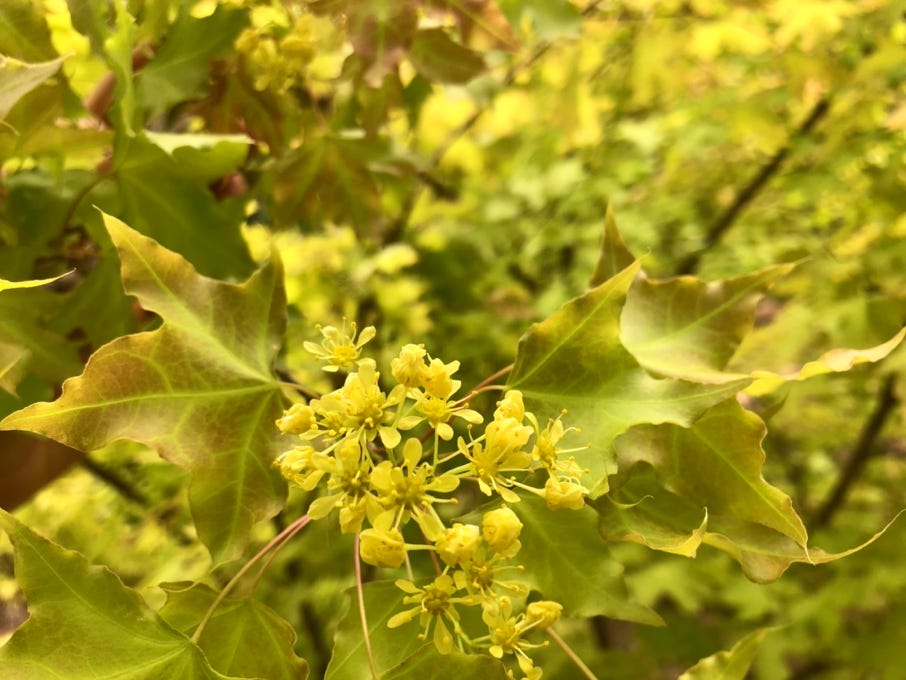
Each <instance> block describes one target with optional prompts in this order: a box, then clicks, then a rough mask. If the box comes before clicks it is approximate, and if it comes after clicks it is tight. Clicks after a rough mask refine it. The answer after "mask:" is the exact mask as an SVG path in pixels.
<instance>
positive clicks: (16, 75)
mask: <svg viewBox="0 0 906 680" xmlns="http://www.w3.org/2000/svg"><path fill="white" fill-rule="evenodd" d="M62 63H63V57H60V58H58V59H54V60H53V61H46V62H42V63H39V64H26V63H25V62H22V61H19V60H18V59H12V58H9V57H4V56H3V55H0V118H5V117H6V114H7V113H9V110H10V109H11V108H13V106H14V105H15V104H16V102H18V101H19V100H20V99H21V98H22V97H24V96H25V95H26V94H28V93H29V92H31V91H32V90H34V89H35V88H36V87H38V86H39V85H41V83H43V82H44V81H45V80H47V79H48V78H50V77H51V76H52V75H53V74H54V73H56V72H57V71H58V70H59V68H60V64H62Z"/></svg>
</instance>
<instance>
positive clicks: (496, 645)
mask: <svg viewBox="0 0 906 680" xmlns="http://www.w3.org/2000/svg"><path fill="white" fill-rule="evenodd" d="M481 618H482V619H483V620H484V622H485V623H486V624H487V626H488V629H489V631H490V641H491V646H490V648H489V649H488V651H489V652H490V653H491V656H493V657H496V658H498V659H502V658H503V656H504V655H505V654H513V655H514V656H515V657H516V663H518V664H519V670H521V671H522V672H523V673H524V674H525V677H526V678H529V679H530V680H537V679H538V678H540V677H541V674H542V671H541V669H540V668H537V667H535V664H534V662H533V661H532V659H531V658H530V657H529V655H528V654H527V653H526V651H527V650H529V649H535V648H538V647H544V646H546V643H545V644H532V643H529V642H527V641H526V640H523V638H522V636H523V635H524V634H525V632H526V631H527V628H528V626H527V624H526V621H525V616H524V615H519V616H512V605H511V603H510V600H509V598H506V597H503V598H500V603H499V606H497V607H487V608H485V610H484V612H483V614H482V617H481Z"/></svg>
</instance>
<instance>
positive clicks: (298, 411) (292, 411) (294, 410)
mask: <svg viewBox="0 0 906 680" xmlns="http://www.w3.org/2000/svg"><path fill="white" fill-rule="evenodd" d="M277 427H278V428H280V431H281V432H282V433H283V434H302V433H304V432H308V431H309V430H310V429H312V428H313V427H315V412H314V411H313V410H312V408H311V406H309V405H308V404H302V403H299V404H293V405H292V406H290V407H289V409H288V410H286V411H284V413H283V417H282V418H280V420H278V421H277Z"/></svg>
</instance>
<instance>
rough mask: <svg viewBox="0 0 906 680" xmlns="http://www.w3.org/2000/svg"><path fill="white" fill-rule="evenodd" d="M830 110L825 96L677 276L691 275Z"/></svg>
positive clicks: (755, 177)
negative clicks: (797, 143)
mask: <svg viewBox="0 0 906 680" xmlns="http://www.w3.org/2000/svg"><path fill="white" fill-rule="evenodd" d="M829 110H830V97H829V96H824V97H822V98H821V99H819V100H818V102H817V103H816V104H815V105H814V106H813V107H812V110H811V111H810V112H809V114H808V116H806V118H805V120H803V121H802V123H800V124H799V127H797V128H796V129H795V130H794V131H793V133H792V134H791V135H790V136H789V138H788V139H787V142H786V144H784V145H783V146H782V147H780V148H779V149H777V151H775V152H774V155H773V156H771V158H770V159H769V160H768V162H767V163H765V165H763V166H762V168H761V169H760V170H759V171H758V172H757V173H756V174H755V176H754V177H752V179H750V180H749V183H748V184H746V185H745V186H744V187H743V188H742V190H741V191H740V192H739V193H738V194H737V195H736V199H735V200H734V201H733V203H732V204H730V206H729V207H728V208H727V209H726V210H725V211H724V212H723V213H721V214H720V215H719V216H718V218H717V219H716V220H715V221H714V222H713V223H712V224H711V226H710V227H709V228H708V231H707V232H706V233H705V240H704V245H703V246H702V247H701V248H700V249H699V250H696V251H695V252H693V253H690V254H689V255H687V256H686V257H685V258H684V259H683V260H682V261H681V262H680V264H679V267H678V268H677V272H676V273H677V274H692V273H693V272H694V271H695V270H696V269H697V268H698V265H699V262H700V261H701V259H702V257H703V256H704V254H705V253H707V252H708V251H709V250H710V249H711V248H712V247H714V245H715V244H717V242H718V241H720V239H721V238H723V235H724V234H725V233H726V232H727V231H728V230H729V229H730V227H732V226H733V224H734V223H735V222H736V220H737V219H738V218H739V216H740V214H742V211H743V210H744V209H745V208H746V207H747V206H748V205H749V203H751V202H752V201H753V200H754V199H755V197H756V196H757V195H758V194H759V193H760V192H761V190H762V189H764V187H765V186H766V185H767V183H768V180H770V179H771V178H772V177H773V176H774V175H776V174H777V173H778V172H779V171H780V168H781V166H782V165H783V162H784V161H785V160H786V158H787V156H789V155H790V152H791V151H792V149H793V142H794V141H795V140H797V139H799V138H800V137H804V136H805V135H807V134H809V133H810V132H811V131H812V128H814V127H815V125H817V124H818V121H820V120H821V119H822V118H824V116H826V115H827V113H828V111H829Z"/></svg>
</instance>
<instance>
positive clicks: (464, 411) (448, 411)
mask: <svg viewBox="0 0 906 680" xmlns="http://www.w3.org/2000/svg"><path fill="white" fill-rule="evenodd" d="M415 409H416V410H417V411H418V412H419V413H420V414H421V416H422V417H421V418H419V417H414V416H407V417H406V418H403V421H404V423H403V422H401V424H400V427H401V428H402V429H404V430H408V429H411V428H412V427H415V425H416V424H417V423H419V422H421V421H422V420H423V419H424V420H427V421H428V424H429V425H430V426H431V427H432V428H434V429H435V430H436V431H437V436H438V437H440V438H441V439H443V440H444V441H449V440H451V439H453V428H452V427H451V426H450V424H449V423H448V421H449V420H450V419H452V418H462V419H463V420H465V421H466V422H467V423H472V424H476V425H477V424H478V423H480V422H481V421H482V420H483V418H482V417H481V414H480V413H478V411H473V410H472V409H470V408H466V406H465V405H463V406H456V404H455V402H452V401H447V400H446V399H441V398H439V397H432V396H431V395H430V394H424V395H422V396H421V398H420V399H419V400H418V403H417V404H416V406H415Z"/></svg>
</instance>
